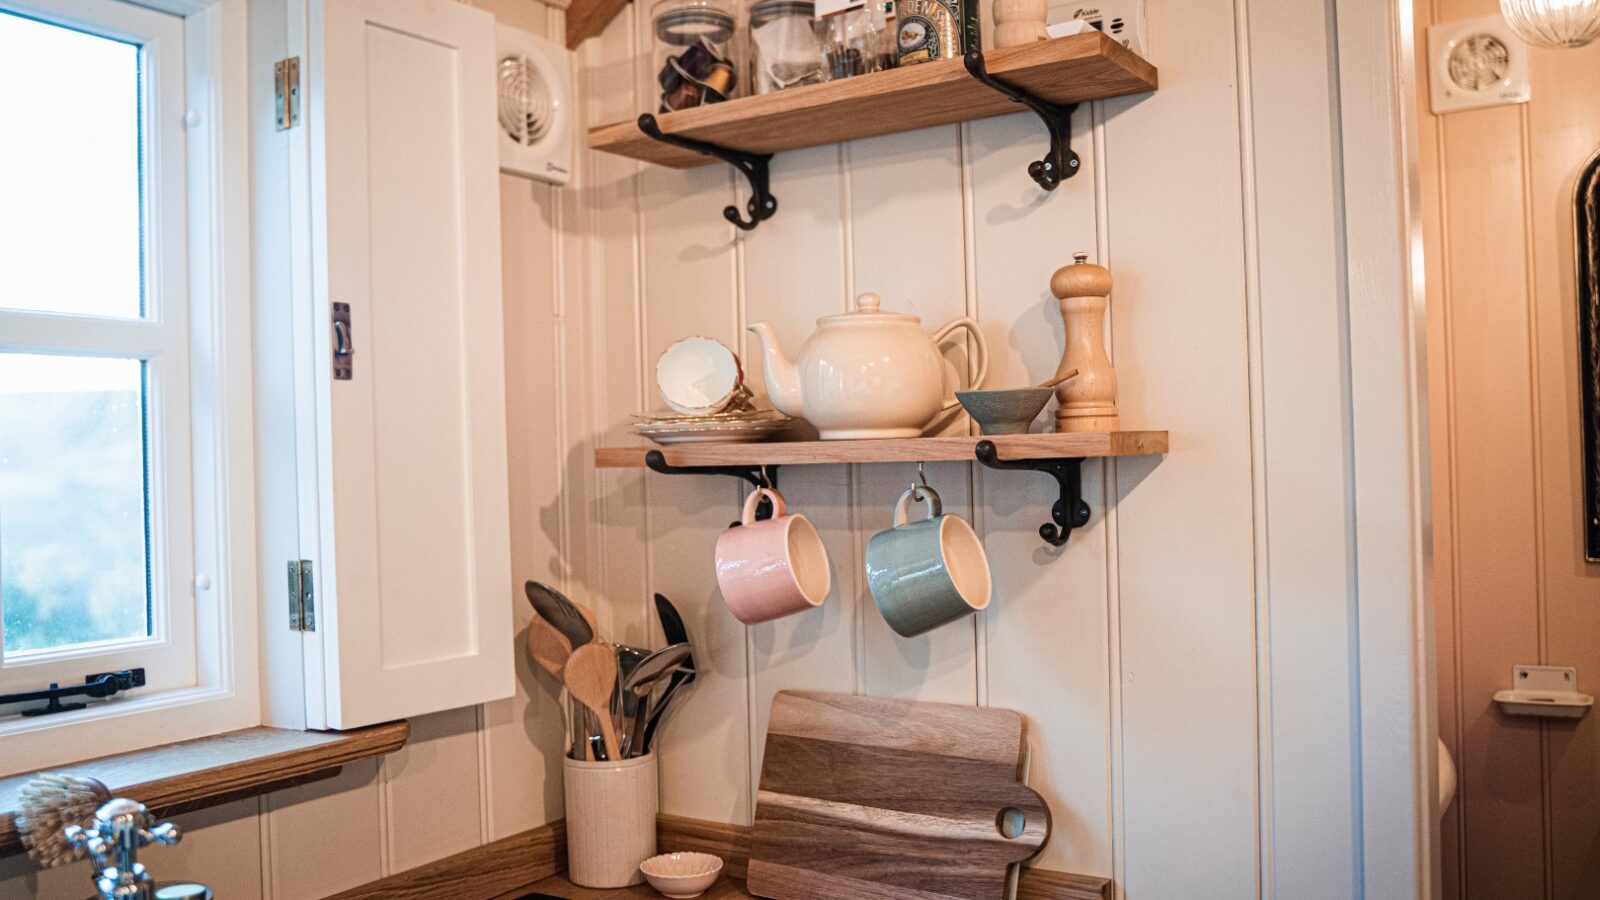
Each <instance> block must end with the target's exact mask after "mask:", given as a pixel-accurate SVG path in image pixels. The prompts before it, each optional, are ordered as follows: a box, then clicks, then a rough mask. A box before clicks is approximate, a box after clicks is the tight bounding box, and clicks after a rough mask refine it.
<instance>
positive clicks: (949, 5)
mask: <svg viewBox="0 0 1600 900" xmlns="http://www.w3.org/2000/svg"><path fill="white" fill-rule="evenodd" d="M894 11H895V18H896V19H897V20H898V26H899V27H898V31H897V35H898V39H897V40H898V44H899V61H900V65H902V66H909V65H913V64H915V63H920V62H927V61H929V60H932V59H950V58H951V57H956V56H960V55H961V54H963V53H965V52H966V50H967V48H969V47H972V48H977V47H980V46H982V44H981V42H980V40H979V32H978V0H895V4H894Z"/></svg>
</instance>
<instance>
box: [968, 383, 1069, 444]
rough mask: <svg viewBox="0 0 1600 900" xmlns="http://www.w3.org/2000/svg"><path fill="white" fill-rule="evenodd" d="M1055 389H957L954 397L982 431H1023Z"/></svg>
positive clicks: (1004, 432)
mask: <svg viewBox="0 0 1600 900" xmlns="http://www.w3.org/2000/svg"><path fill="white" fill-rule="evenodd" d="M1054 393H1055V388H1042V387H1025V388H1006V389H1004V390H998V391H956V399H957V400H960V401H961V405H962V406H964V407H966V410H967V412H968V413H971V414H972V419H973V421H975V422H977V423H978V428H979V430H981V431H982V432H983V433H984V434H1024V433H1026V432H1027V430H1028V426H1029V425H1030V424H1032V422H1033V419H1034V417H1035V416H1037V415H1039V410H1041V409H1044V405H1045V404H1046V403H1047V402H1049V400H1050V395H1051V394H1054Z"/></svg>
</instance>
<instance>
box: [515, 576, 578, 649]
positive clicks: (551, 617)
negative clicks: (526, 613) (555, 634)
mask: <svg viewBox="0 0 1600 900" xmlns="http://www.w3.org/2000/svg"><path fill="white" fill-rule="evenodd" d="M522 590H523V593H525V594H527V595H528V602H529V603H532V604H533V611H534V612H536V613H538V614H539V615H540V616H541V617H542V618H543V619H544V620H545V621H546V622H549V623H550V624H551V625H554V626H555V627H556V629H557V630H559V631H560V632H561V633H562V634H563V635H565V636H566V638H567V643H568V644H570V645H572V646H573V647H582V646H583V645H584V644H587V643H589V642H591V641H593V640H594V636H595V627H594V616H593V615H592V614H590V615H587V616H586V615H584V612H583V611H582V610H580V609H579V608H578V606H577V604H575V603H573V602H572V601H571V600H568V599H567V597H566V595H564V594H562V593H561V592H560V591H558V590H556V589H555V588H553V587H551V586H549V585H547V584H544V583H542V582H538V581H530V582H528V583H526V584H524V585H523V586H522Z"/></svg>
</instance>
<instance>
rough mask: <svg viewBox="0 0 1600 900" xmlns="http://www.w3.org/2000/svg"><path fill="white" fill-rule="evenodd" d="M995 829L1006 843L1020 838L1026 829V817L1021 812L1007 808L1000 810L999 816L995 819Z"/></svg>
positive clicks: (1012, 807) (1014, 808) (1011, 807)
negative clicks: (997, 829) (998, 830)
mask: <svg viewBox="0 0 1600 900" xmlns="http://www.w3.org/2000/svg"><path fill="white" fill-rule="evenodd" d="M994 824H995V827H996V828H999V829H1000V836H1001V837H1003V838H1005V839H1006V840H1008V841H1014V840H1016V839H1017V838H1019V837H1022V832H1023V830H1024V829H1026V828H1027V827H1028V817H1027V816H1024V815H1023V814H1022V810H1020V809H1017V808H1016V807H1014V806H1008V807H1006V808H1005V809H1002V810H1000V815H998V816H996V817H995V823H994Z"/></svg>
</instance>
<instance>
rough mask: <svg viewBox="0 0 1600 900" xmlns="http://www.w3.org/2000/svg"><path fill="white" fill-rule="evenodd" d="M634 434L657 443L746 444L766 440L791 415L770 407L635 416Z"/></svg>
mask: <svg viewBox="0 0 1600 900" xmlns="http://www.w3.org/2000/svg"><path fill="white" fill-rule="evenodd" d="M634 418H636V419H638V420H639V421H638V422H636V423H635V424H634V426H633V433H634V434H637V435H641V436H643V437H647V438H649V439H650V440H652V441H655V442H656V443H658V444H744V443H750V442H752V441H764V440H766V439H767V438H769V437H772V436H773V435H775V434H777V433H778V432H780V431H782V430H783V429H785V428H787V427H788V426H789V422H790V421H791V420H790V418H789V417H788V416H786V415H784V414H783V413H780V412H776V411H774V410H770V409H761V410H741V411H738V412H725V413H718V414H716V415H711V416H635V417H634Z"/></svg>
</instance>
